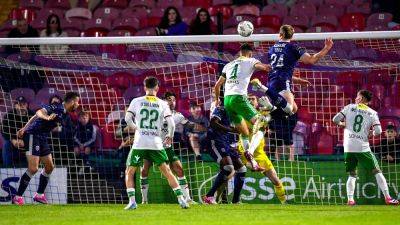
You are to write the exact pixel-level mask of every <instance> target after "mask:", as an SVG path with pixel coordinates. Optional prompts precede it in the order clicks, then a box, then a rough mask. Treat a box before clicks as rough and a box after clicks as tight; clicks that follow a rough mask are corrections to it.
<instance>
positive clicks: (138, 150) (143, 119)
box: [125, 77, 189, 210]
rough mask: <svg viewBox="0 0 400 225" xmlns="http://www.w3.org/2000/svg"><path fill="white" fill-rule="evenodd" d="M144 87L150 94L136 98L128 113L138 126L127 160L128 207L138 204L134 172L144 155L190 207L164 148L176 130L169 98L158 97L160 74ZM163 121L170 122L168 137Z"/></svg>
mask: <svg viewBox="0 0 400 225" xmlns="http://www.w3.org/2000/svg"><path fill="white" fill-rule="evenodd" d="M144 90H145V92H146V95H145V96H142V97H138V98H135V99H133V100H132V101H131V103H130V105H129V108H128V110H127V112H126V115H125V121H126V123H127V125H128V126H129V127H130V128H132V129H134V130H135V138H134V141H133V145H132V148H131V150H130V152H129V155H128V158H127V160H126V171H125V184H126V192H127V194H128V197H129V203H128V205H127V206H126V207H125V209H126V210H130V209H136V208H137V204H136V199H135V180H134V174H135V172H136V170H137V168H138V167H139V166H141V165H142V164H143V160H144V159H145V160H148V161H151V162H153V163H154V164H155V165H157V166H158V168H159V169H160V171H161V173H162V174H163V175H164V176H165V177H166V178H167V180H168V183H169V185H170V187H171V188H172V190H173V191H174V193H175V195H176V197H177V199H178V202H179V205H180V206H181V207H182V208H189V204H188V203H187V202H186V200H185V198H184V197H183V193H182V190H181V187H180V186H179V183H178V181H177V179H176V178H175V176H174V175H173V174H172V171H171V169H170V167H169V166H168V164H167V162H168V156H167V153H166V151H165V149H164V146H171V145H172V138H173V136H174V131H175V123H174V120H173V118H172V114H171V110H170V109H169V106H168V104H167V103H166V102H165V101H163V100H161V99H159V98H157V92H158V90H159V86H158V80H157V78H155V77H146V79H145V80H144ZM163 121H166V123H167V128H166V129H167V134H166V136H165V137H163V136H162V128H163V124H164V122H163ZM163 138H164V139H163Z"/></svg>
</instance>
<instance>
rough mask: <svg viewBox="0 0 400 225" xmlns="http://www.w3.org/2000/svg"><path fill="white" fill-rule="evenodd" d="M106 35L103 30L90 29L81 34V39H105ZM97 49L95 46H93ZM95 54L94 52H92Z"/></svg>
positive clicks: (106, 32)
mask: <svg viewBox="0 0 400 225" xmlns="http://www.w3.org/2000/svg"><path fill="white" fill-rule="evenodd" d="M107 34H108V31H107V30H104V29H103V28H90V29H88V30H85V31H82V32H81V37H106V36H107ZM94 47H95V48H97V46H94ZM93 53H95V52H93Z"/></svg>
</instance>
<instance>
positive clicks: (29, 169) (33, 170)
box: [28, 166, 39, 176]
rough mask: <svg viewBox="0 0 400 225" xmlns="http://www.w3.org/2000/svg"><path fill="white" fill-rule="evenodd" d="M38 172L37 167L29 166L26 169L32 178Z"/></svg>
mask: <svg viewBox="0 0 400 225" xmlns="http://www.w3.org/2000/svg"><path fill="white" fill-rule="evenodd" d="M38 170H39V168H38V167H37V166H29V167H28V171H29V173H30V174H32V176H33V175H35V174H36V173H37V171H38Z"/></svg>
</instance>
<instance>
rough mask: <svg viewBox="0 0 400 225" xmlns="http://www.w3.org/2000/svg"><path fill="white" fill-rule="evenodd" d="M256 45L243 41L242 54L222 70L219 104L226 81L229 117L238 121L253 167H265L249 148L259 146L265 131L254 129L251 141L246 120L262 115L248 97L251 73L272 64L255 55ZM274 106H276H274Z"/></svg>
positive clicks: (215, 89)
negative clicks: (253, 55) (260, 59)
mask: <svg viewBox="0 0 400 225" xmlns="http://www.w3.org/2000/svg"><path fill="white" fill-rule="evenodd" d="M252 53H253V48H252V47H251V46H250V45H249V44H243V45H242V46H241V47H240V57H239V58H237V59H235V60H233V61H232V62H229V63H228V64H226V65H225V67H224V68H223V70H222V75H221V76H220V77H219V79H218V81H217V83H216V84H215V87H214V91H215V99H216V105H219V95H220V90H221V87H222V85H223V84H225V91H224V107H225V110H226V112H227V114H228V116H229V119H230V120H231V121H232V122H233V123H234V125H235V127H236V129H237V130H238V131H239V133H240V135H241V138H242V141H243V147H244V149H245V153H244V154H245V156H246V158H247V159H248V161H249V162H250V163H251V166H252V169H253V170H263V168H261V167H259V166H258V164H257V162H256V161H255V160H254V158H253V155H252V154H251V153H250V152H249V151H248V150H249V148H252V149H253V148H254V149H256V148H257V146H258V145H259V143H260V142H261V140H262V139H263V138H264V133H263V132H261V131H253V137H252V139H251V142H250V141H249V134H250V131H249V128H248V127H247V124H246V122H245V120H246V121H249V122H251V123H252V124H255V122H256V121H257V119H259V118H260V117H261V115H260V114H259V113H258V112H257V110H256V109H255V108H254V107H253V106H252V105H251V104H250V102H249V101H248V100H247V88H248V86H249V83H250V79H251V76H252V75H253V72H254V71H256V70H261V71H268V70H269V66H268V65H266V64H263V63H261V62H260V61H259V60H257V59H255V58H252ZM271 107H272V105H271Z"/></svg>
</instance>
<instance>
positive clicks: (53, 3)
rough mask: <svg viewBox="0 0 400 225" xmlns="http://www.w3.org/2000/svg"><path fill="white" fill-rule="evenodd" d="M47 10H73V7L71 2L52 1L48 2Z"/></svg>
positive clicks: (63, 0) (62, 0)
mask: <svg viewBox="0 0 400 225" xmlns="http://www.w3.org/2000/svg"><path fill="white" fill-rule="evenodd" d="M45 8H59V9H64V10H65V9H69V8H71V5H70V4H69V1H65V0H52V1H46V4H45Z"/></svg>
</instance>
